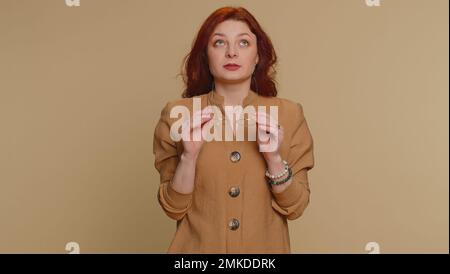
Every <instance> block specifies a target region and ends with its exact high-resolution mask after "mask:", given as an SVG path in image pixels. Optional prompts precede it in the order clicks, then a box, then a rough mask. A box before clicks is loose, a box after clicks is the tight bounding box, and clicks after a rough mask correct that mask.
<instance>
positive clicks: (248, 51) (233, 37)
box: [208, 20, 259, 83]
mask: <svg viewBox="0 0 450 274" xmlns="http://www.w3.org/2000/svg"><path fill="white" fill-rule="evenodd" d="M256 42H257V38H256V35H255V34H254V33H252V32H251V31H250V29H249V28H248V26H247V24H246V23H244V22H241V21H236V20H227V21H224V22H222V23H220V24H218V25H217V26H216V28H215V29H214V31H213V33H212V35H211V37H210V39H209V42H208V61H209V70H210V71H211V74H212V75H213V76H214V79H215V81H221V82H225V83H236V82H241V81H244V80H247V79H249V78H250V77H251V76H252V73H253V71H254V69H255V65H256V64H257V63H258V61H259V58H258V47H257V43H256ZM227 64H237V65H238V66H235V67H232V66H231V67H230V66H226V65H227Z"/></svg>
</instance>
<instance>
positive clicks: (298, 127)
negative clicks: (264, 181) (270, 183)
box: [272, 103, 314, 220]
mask: <svg viewBox="0 0 450 274" xmlns="http://www.w3.org/2000/svg"><path fill="white" fill-rule="evenodd" d="M286 161H287V162H288V164H289V166H290V167H291V169H292V179H291V180H292V182H291V184H290V185H289V186H288V187H287V188H286V189H284V190H283V191H282V192H280V193H275V192H273V191H272V194H273V196H274V199H272V207H273V208H274V210H276V211H278V212H279V213H281V214H282V215H284V216H286V218H287V219H288V220H294V219H297V218H298V217H300V216H301V215H302V214H303V211H304V210H305V208H306V207H307V206H308V204H309V197H310V194H311V190H310V188H309V182H308V170H310V169H311V168H313V167H314V154H313V139H312V136H311V133H310V130H309V128H308V124H307V122H306V119H305V117H304V114H303V107H302V105H301V104H300V103H297V106H296V112H295V126H294V129H293V133H292V138H291V143H290V147H289V153H288V156H287V159H286Z"/></svg>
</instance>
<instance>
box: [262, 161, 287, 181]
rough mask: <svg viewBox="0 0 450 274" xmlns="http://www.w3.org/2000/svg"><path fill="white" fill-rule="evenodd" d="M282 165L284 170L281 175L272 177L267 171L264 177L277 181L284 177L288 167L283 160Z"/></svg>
mask: <svg viewBox="0 0 450 274" xmlns="http://www.w3.org/2000/svg"><path fill="white" fill-rule="evenodd" d="M283 164H284V170H283V171H282V172H281V173H278V174H275V175H272V174H270V173H269V170H266V176H267V177H269V178H270V179H278V178H281V177H283V176H284V175H286V173H287V172H288V169H289V166H288V163H287V162H286V161H285V160H283Z"/></svg>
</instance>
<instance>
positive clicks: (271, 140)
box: [256, 112, 284, 163]
mask: <svg viewBox="0 0 450 274" xmlns="http://www.w3.org/2000/svg"><path fill="white" fill-rule="evenodd" d="M256 124H257V133H258V134H257V138H256V140H257V142H258V145H259V150H260V151H261V153H262V155H263V157H264V159H265V160H266V162H267V163H269V162H281V156H280V146H281V144H282V142H283V138H284V130H283V127H281V126H279V125H278V121H276V120H275V119H273V118H272V117H271V116H270V115H269V114H267V113H266V112H258V113H257V117H256Z"/></svg>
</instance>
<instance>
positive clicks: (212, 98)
mask: <svg viewBox="0 0 450 274" xmlns="http://www.w3.org/2000/svg"><path fill="white" fill-rule="evenodd" d="M256 98H258V94H257V93H256V92H254V91H252V90H249V91H248V94H247V96H246V97H245V98H244V101H243V102H242V108H245V107H246V106H248V105H250V104H253V103H254V102H255V101H256ZM208 101H209V103H210V104H213V105H216V106H218V107H219V108H220V109H222V111H223V110H224V109H223V106H224V102H225V97H223V96H222V95H220V94H219V93H217V91H215V90H211V91H210V92H209V93H208Z"/></svg>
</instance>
